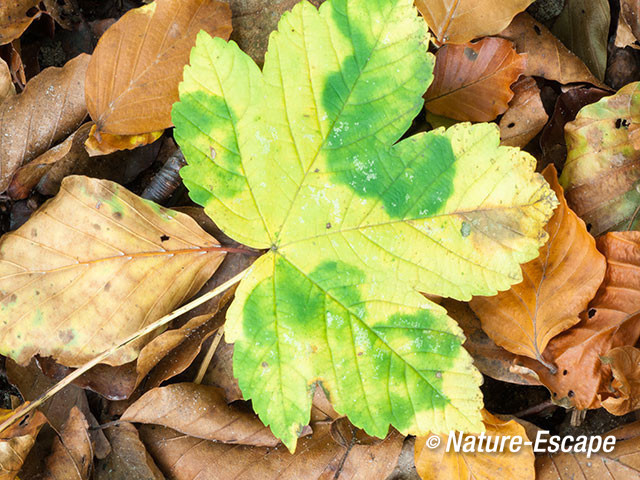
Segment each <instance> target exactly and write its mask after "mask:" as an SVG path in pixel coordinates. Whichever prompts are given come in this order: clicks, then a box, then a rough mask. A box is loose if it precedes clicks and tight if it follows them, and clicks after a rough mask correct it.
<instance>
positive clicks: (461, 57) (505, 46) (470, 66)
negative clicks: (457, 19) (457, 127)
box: [425, 37, 526, 122]
mask: <svg viewBox="0 0 640 480" xmlns="http://www.w3.org/2000/svg"><path fill="white" fill-rule="evenodd" d="M525 65H526V57H525V56H523V55H518V54H517V53H516V51H515V50H514V49H513V44H512V43H511V42H510V41H508V40H504V39H502V38H493V37H491V38H485V39H482V40H480V41H479V42H477V43H470V44H467V45H445V46H443V47H442V48H440V50H438V52H437V53H436V67H435V69H434V71H433V76H434V77H433V83H432V84H431V86H430V87H429V90H427V94H426V96H425V100H426V101H425V107H426V108H427V110H429V111H430V112H432V113H435V114H438V115H443V116H445V117H449V118H453V119H456V120H471V121H474V122H486V121H490V120H493V119H495V118H496V117H497V116H498V115H500V114H501V113H504V112H505V111H506V110H507V108H508V107H509V101H510V100H511V99H512V98H513V92H512V91H511V89H510V88H509V87H510V86H511V84H512V83H513V82H515V81H516V80H517V79H518V77H519V76H520V75H521V74H522V72H524V69H525Z"/></svg>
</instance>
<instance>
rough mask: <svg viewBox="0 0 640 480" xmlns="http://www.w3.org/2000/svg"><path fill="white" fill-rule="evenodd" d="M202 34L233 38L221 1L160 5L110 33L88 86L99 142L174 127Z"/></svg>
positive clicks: (139, 11) (132, 14) (130, 15)
mask: <svg viewBox="0 0 640 480" xmlns="http://www.w3.org/2000/svg"><path fill="white" fill-rule="evenodd" d="M200 30H205V31H207V32H208V33H210V34H211V35H214V36H220V37H223V38H225V39H227V38H229V34H230V33H231V11H230V9H229V6H228V5H227V4H226V3H223V2H220V1H217V0H157V1H156V2H154V3H151V4H149V5H145V6H143V7H140V8H136V9H133V10H129V11H128V12H127V13H126V14H125V15H123V16H122V18H120V20H118V21H117V22H116V23H115V24H114V25H113V26H111V28H109V29H108V30H107V31H106V32H105V34H104V35H103V36H102V37H101V38H100V41H99V42H98V45H97V46H96V49H95V51H94V53H93V57H92V60H91V62H90V64H89V68H88V70H87V82H86V97H87V108H88V109H89V113H90V114H91V118H92V119H93V120H94V121H95V123H96V125H97V133H96V135H95V138H96V139H97V140H98V141H100V139H101V136H100V134H102V133H103V132H104V133H107V134H112V135H120V136H122V135H140V134H147V133H149V132H157V131H159V130H163V129H165V128H167V127H170V126H171V106H172V105H173V104H174V103H175V102H176V101H177V100H178V83H179V82H180V80H182V67H183V66H184V65H185V64H186V63H187V61H188V59H189V52H190V50H191V47H192V46H193V45H194V44H195V38H196V34H197V33H198V32H199V31H200ZM92 138H93V137H92ZM120 141H122V139H120ZM103 152H104V151H103Z"/></svg>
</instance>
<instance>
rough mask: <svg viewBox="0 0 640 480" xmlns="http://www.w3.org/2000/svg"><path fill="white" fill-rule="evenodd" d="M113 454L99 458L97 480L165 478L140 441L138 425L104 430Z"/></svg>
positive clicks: (122, 423)
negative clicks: (102, 458)
mask: <svg viewBox="0 0 640 480" xmlns="http://www.w3.org/2000/svg"><path fill="white" fill-rule="evenodd" d="M105 434H106V435H107V438H108V439H109V443H111V453H110V454H109V456H108V457H107V458H105V459H104V460H98V461H97V462H96V468H95V474H94V477H95V480H165V478H164V475H162V472H160V470H159V469H158V467H157V466H156V464H155V462H154V461H153V459H152V458H151V455H149V453H148V452H147V449H146V448H145V446H144V444H143V443H142V441H141V440H140V436H139V435H138V430H136V427H134V426H133V425H131V424H130V423H127V422H118V424H117V425H116V426H113V427H109V428H106V429H105Z"/></svg>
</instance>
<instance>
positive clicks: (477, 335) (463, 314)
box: [442, 299, 540, 385]
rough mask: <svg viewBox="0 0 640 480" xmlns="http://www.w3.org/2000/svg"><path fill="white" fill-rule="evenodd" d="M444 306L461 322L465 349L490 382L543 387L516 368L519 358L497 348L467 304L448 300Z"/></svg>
mask: <svg viewBox="0 0 640 480" xmlns="http://www.w3.org/2000/svg"><path fill="white" fill-rule="evenodd" d="M442 306H443V307H444V308H446V309H447V313H448V314H449V316H450V317H451V318H453V319H455V320H456V322H458V325H460V328H462V330H463V332H464V336H465V337H466V340H465V342H464V348H465V349H466V350H467V351H468V352H469V353H470V354H471V356H472V357H473V364H474V365H475V366H476V367H477V368H478V370H480V371H481V372H482V373H484V374H485V375H488V376H489V377H491V378H495V379H496V380H500V381H503V382H508V383H516V384H518V385H540V382H538V381H536V380H535V375H526V376H525V375H521V373H520V372H519V371H518V369H517V368H516V367H517V366H516V359H517V356H516V355H514V354H513V353H511V352H509V351H507V350H505V349H504V348H502V347H500V346H498V345H496V344H495V342H494V341H493V340H491V338H489V336H488V335H487V334H486V333H485V331H484V330H483V329H482V327H481V323H480V319H479V318H478V317H476V315H475V314H474V313H473V310H471V308H470V307H469V304H468V303H466V302H459V301H456V300H451V299H445V300H443V302H442Z"/></svg>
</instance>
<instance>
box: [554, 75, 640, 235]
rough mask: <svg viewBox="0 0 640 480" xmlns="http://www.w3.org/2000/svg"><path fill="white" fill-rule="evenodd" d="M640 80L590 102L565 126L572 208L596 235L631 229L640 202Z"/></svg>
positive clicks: (566, 183)
mask: <svg viewBox="0 0 640 480" xmlns="http://www.w3.org/2000/svg"><path fill="white" fill-rule="evenodd" d="M639 108H640V82H636V83H631V84H629V85H627V86H626V87H624V88H623V89H621V90H620V91H618V93H616V94H615V95H613V96H610V97H606V98H603V99H602V100H600V101H599V102H597V103H594V104H592V105H588V106H586V107H585V108H583V109H582V110H580V113H578V115H577V117H576V119H575V120H574V121H573V122H570V123H568V124H567V125H566V126H565V135H566V141H567V149H568V154H567V161H566V163H565V167H564V169H563V170H562V175H561V176H560V184H561V185H562V186H563V187H564V189H565V193H566V196H567V201H568V202H569V206H570V207H571V209H572V210H573V211H575V212H576V213H577V214H578V215H579V216H580V217H581V218H582V219H583V220H584V221H585V222H586V223H587V226H588V227H590V230H589V231H590V232H591V234H593V235H595V236H597V235H600V234H601V233H604V232H607V231H610V230H629V229H631V228H635V227H636V224H637V223H638V222H637V220H638V219H637V213H638V212H637V206H638V204H640V191H639V190H638V189H637V188H636V185H637V184H638V182H640V163H639V162H638V160H639V159H640V150H639V149H638V148H636V147H635V146H634V143H636V142H637V136H638V132H640V130H639V129H640V116H639V115H638V109H639Z"/></svg>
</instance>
